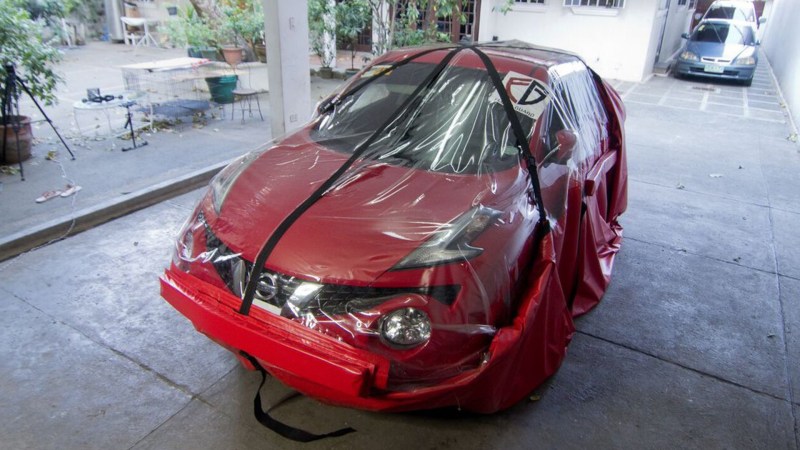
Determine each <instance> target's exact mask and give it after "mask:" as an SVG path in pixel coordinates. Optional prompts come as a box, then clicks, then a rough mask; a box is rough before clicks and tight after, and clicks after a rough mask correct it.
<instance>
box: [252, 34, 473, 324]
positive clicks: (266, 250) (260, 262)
mask: <svg viewBox="0 0 800 450" xmlns="http://www.w3.org/2000/svg"><path fill="white" fill-rule="evenodd" d="M461 50H463V48H461V47H457V48H454V49H452V50H451V51H450V52H449V53H448V54H447V55H445V57H444V58H442V61H441V62H439V64H438V65H437V66H436V68H435V69H434V70H433V71H432V72H431V73H430V74H429V75H428V77H427V78H426V79H425V81H424V82H423V83H421V84H420V85H419V86H418V87H417V88H416V89H415V90H414V92H413V93H412V94H411V95H410V96H409V97H408V99H406V101H405V102H403V104H402V105H401V106H400V108H398V109H397V111H398V112H399V114H397V115H392V117H390V118H389V119H387V120H386V122H384V123H383V125H381V126H380V127H378V128H377V129H376V130H375V132H373V133H372V134H371V135H370V136H369V138H367V140H365V141H364V142H363V143H362V144H361V145H359V146H358V147H356V149H355V150H354V151H353V154H352V155H351V156H350V158H349V159H348V160H347V161H345V163H344V164H342V166H341V167H339V168H338V169H337V170H336V172H334V173H333V175H331V176H330V177H329V178H328V179H327V180H325V182H324V183H322V184H321V185H320V186H319V187H318V188H317V189H316V190H314V192H313V193H312V194H311V195H310V196H309V197H308V198H307V199H305V201H303V203H301V204H300V206H298V207H297V208H295V210H294V211H292V213H291V214H289V215H288V216H287V217H286V218H285V219H283V221H282V222H281V223H280V225H278V227H277V228H276V229H275V231H274V232H273V233H272V234H271V235H270V237H269V239H267V242H265V243H264V246H263V247H261V250H260V251H259V252H258V256H257V257H256V260H255V261H254V262H253V268H252V269H251V271H250V279H249V280H248V281H247V287H246V288H245V291H244V296H243V297H242V305H241V306H240V307H239V314H243V315H245V316H246V315H248V314H249V313H250V307H251V306H252V305H253V299H254V297H255V294H256V287H257V286H258V280H259V278H260V277H261V272H262V271H263V270H264V264H266V263H267V258H269V256H270V255H271V254H272V252H273V250H275V247H276V246H277V245H278V243H279V242H280V240H281V239H282V238H283V236H284V235H285V234H286V232H287V231H289V228H290V227H291V226H292V225H293V224H294V223H295V222H296V221H297V220H298V219H299V218H300V216H302V215H303V214H304V213H305V212H306V211H308V210H309V208H311V207H312V206H313V205H314V203H316V202H317V201H318V200H319V199H320V198H322V196H323V195H325V192H327V191H328V189H330V188H331V187H332V186H333V185H334V184H335V183H336V181H338V180H339V178H341V176H342V175H343V174H344V173H345V172H346V171H347V170H348V169H349V168H350V167H352V166H353V164H355V162H356V161H358V159H359V158H361V156H362V155H363V154H364V152H365V151H366V150H367V148H369V146H370V145H372V143H373V142H375V140H376V139H378V137H379V136H380V135H381V133H383V130H385V129H386V127H388V126H389V125H391V124H392V123H393V122H395V121H400V120H403V119H404V118H405V117H406V115H407V114H408V112H409V106H410V105H412V104H413V102H414V101H415V100H416V99H417V97H418V96H419V95H420V93H421V92H422V91H423V90H425V89H427V88H428V87H429V85H430V84H432V83H433V82H434V80H436V78H437V77H438V76H439V74H440V73H441V72H442V71H443V70H444V68H445V67H447V65H448V64H449V63H450V60H451V59H452V58H453V57H454V56H455V55H456V54H457V53H458V52H460V51H461ZM412 58H413V57H412ZM412 58H409V59H412Z"/></svg>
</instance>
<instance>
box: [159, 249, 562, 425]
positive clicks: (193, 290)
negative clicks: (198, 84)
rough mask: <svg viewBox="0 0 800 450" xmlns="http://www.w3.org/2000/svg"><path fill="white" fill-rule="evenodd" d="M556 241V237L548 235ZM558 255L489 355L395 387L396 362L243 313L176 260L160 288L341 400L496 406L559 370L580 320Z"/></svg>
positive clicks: (214, 333) (386, 405)
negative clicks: (563, 284)
mask: <svg viewBox="0 0 800 450" xmlns="http://www.w3.org/2000/svg"><path fill="white" fill-rule="evenodd" d="M547 244H548V245H547V248H548V249H550V250H552V242H551V241H550V240H549V239H548V240H547ZM553 268H554V263H553V260H552V259H549V258H548V259H547V260H541V261H539V262H538V264H535V266H534V268H533V269H532V273H534V274H536V275H535V276H534V277H532V278H531V279H530V284H529V286H528V287H527V289H526V293H525V294H524V296H523V300H522V303H521V305H520V310H519V315H518V316H517V317H516V319H515V320H514V321H513V323H512V324H511V325H509V326H507V327H503V328H501V329H500V330H499V331H498V333H497V334H496V335H495V336H494V339H493V340H492V342H491V345H490V347H489V350H488V353H487V355H488V357H487V359H486V360H485V361H484V362H483V363H482V364H481V365H480V366H478V367H477V368H474V369H469V370H465V371H463V372H461V373H459V374H457V375H454V376H452V377H449V378H446V379H444V380H441V381H440V382H438V383H437V384H435V385H433V386H430V385H426V386H418V387H408V388H406V389H405V390H391V389H390V388H387V386H389V385H390V381H391V380H390V379H389V377H390V375H389V374H390V366H391V364H392V362H391V361H390V360H389V359H387V358H384V357H382V356H380V355H376V354H374V353H371V352H368V351H365V350H362V349H359V348H356V347H353V346H351V345H349V344H346V343H343V342H340V341H338V340H337V339H334V338H332V337H330V336H327V335H324V334H322V333H320V332H318V331H315V330H311V329H309V328H306V327H305V326H303V325H301V324H299V323H296V322H294V321H291V320H287V319H286V318H283V317H280V316H277V315H273V314H271V313H269V312H267V311H263V310H260V309H258V308H253V309H251V310H250V315H247V316H244V315H241V314H239V313H238V307H239V305H240V304H241V299H239V298H238V297H236V296H234V295H233V294H231V293H230V292H228V291H227V290H225V289H222V288H219V287H216V286H214V285H211V284H209V283H207V282H204V281H202V280H200V279H198V278H196V277H194V276H192V275H190V274H187V273H185V272H182V271H180V270H179V269H177V268H175V267H174V266H173V267H171V268H170V269H167V271H166V273H165V274H164V275H163V276H162V277H161V295H162V296H163V297H164V298H165V299H166V300H167V302H169V303H170V304H171V305H172V306H173V307H174V308H175V309H177V310H178V311H179V312H180V313H182V314H183V315H184V316H186V317H187V318H188V319H189V320H190V321H191V322H192V323H193V324H194V326H195V328H197V330H198V331H200V332H202V333H203V334H205V335H206V336H208V337H209V338H211V339H212V340H214V341H215V342H217V343H219V344H220V345H222V346H223V347H225V348H227V349H229V350H230V351H232V352H233V353H234V354H236V355H238V356H239V358H240V360H242V361H243V363H244V364H245V365H246V366H249V364H248V363H246V362H245V361H244V358H242V357H241V352H245V353H247V354H248V355H250V356H252V357H255V358H256V359H257V360H258V361H259V363H260V364H261V365H262V366H263V367H264V368H265V369H266V370H267V371H268V372H270V374H272V375H273V376H274V377H275V378H277V379H279V380H280V381H282V382H283V383H284V384H286V385H288V386H289V387H292V388H294V389H296V390H298V391H300V392H302V393H303V394H306V395H309V396H311V397H314V398H317V399H319V400H321V401H324V402H327V403H332V404H336V405H343V406H348V407H354V408H361V409H367V410H373V411H393V412H397V411H408V410H419V409H434V408H442V407H448V406H455V405H457V406H459V407H460V408H461V409H463V410H466V411H473V412H480V413H492V412H495V411H498V410H500V409H505V408H508V407H510V406H511V405H513V404H514V403H516V402H517V401H519V400H520V399H521V398H523V397H524V396H525V395H527V393H529V392H530V391H531V389H533V388H534V387H536V386H538V385H539V384H540V383H542V382H543V381H544V380H545V379H546V378H547V377H549V376H550V375H552V374H553V373H555V371H556V370H557V369H558V367H559V366H560V365H561V362H562V361H563V359H564V355H565V351H566V347H567V345H568V343H569V341H570V339H571V337H572V332H573V331H574V327H573V324H572V317H571V314H570V312H569V310H568V309H567V306H566V302H565V299H564V297H563V294H561V290H560V288H559V287H558V286H559V285H558V282H557V280H555V279H552V278H551V275H553V273H554V272H553Z"/></svg>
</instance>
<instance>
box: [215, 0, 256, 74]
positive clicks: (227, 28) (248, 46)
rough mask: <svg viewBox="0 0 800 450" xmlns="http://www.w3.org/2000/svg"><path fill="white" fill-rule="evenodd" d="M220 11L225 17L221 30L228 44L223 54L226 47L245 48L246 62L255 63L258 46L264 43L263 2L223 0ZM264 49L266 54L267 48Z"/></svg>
mask: <svg viewBox="0 0 800 450" xmlns="http://www.w3.org/2000/svg"><path fill="white" fill-rule="evenodd" d="M220 9H221V12H222V17H223V21H222V24H221V27H220V30H221V34H222V36H223V38H224V39H226V41H224V43H226V44H228V45H226V46H223V52H225V48H226V47H227V48H239V49H241V48H244V52H245V53H246V55H247V57H246V60H248V61H253V60H254V59H255V58H254V56H253V55H254V54H255V53H256V44H258V43H263V42H264V10H263V7H262V4H261V1H258V0H223V1H222V4H221V8H220ZM264 49H265V52H266V47H265V48H264ZM231 53H232V52H231ZM240 54H241V52H240ZM233 56H234V57H235V55H233ZM226 61H227V59H226ZM229 64H230V63H229ZM232 65H235V64H232Z"/></svg>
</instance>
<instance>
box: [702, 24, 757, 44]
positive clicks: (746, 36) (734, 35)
mask: <svg viewBox="0 0 800 450" xmlns="http://www.w3.org/2000/svg"><path fill="white" fill-rule="evenodd" d="M692 40H693V41H695V42H713V43H719V44H730V45H753V43H754V38H753V30H752V29H751V28H750V27H747V26H740V25H735V24H730V23H724V22H719V23H715V22H706V23H701V24H700V25H699V26H698V27H697V29H696V30H695V32H694V35H692Z"/></svg>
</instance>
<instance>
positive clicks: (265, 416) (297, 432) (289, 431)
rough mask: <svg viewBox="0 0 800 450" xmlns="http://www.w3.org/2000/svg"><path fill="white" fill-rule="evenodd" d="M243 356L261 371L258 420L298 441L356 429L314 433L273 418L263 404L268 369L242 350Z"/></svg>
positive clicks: (255, 402)
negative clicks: (262, 393) (262, 397)
mask: <svg viewBox="0 0 800 450" xmlns="http://www.w3.org/2000/svg"><path fill="white" fill-rule="evenodd" d="M242 356H244V357H245V358H247V360H248V361H250V364H252V365H253V367H255V368H256V370H258V371H259V372H261V384H259V385H258V390H257V391H256V398H255V399H253V415H255V416H256V420H258V422H259V423H260V424H261V425H264V426H265V427H267V428H269V429H270V430H272V431H274V432H276V433H278V434H280V435H281V436H283V437H285V438H286V439H291V440H293V441H296V442H313V441H318V440H320V439H325V438H329V437H339V436H344V435H345V434H350V433H352V432H354V431H356V430H354V429H353V428H351V427H347V428H342V429H339V430H336V431H331V432H330V433H325V434H314V433H309V432H308V431H305V430H301V429H299V428H295V427H293V426H291V425H287V424H285V423H283V422H281V421H279V420H277V419H275V418H273V417H272V416H270V415H269V413H268V412H267V411H264V408H263V407H262V406H261V388H262V387H264V383H265V382H266V381H267V371H266V370H264V368H263V367H261V364H259V363H258V360H256V359H255V358H253V357H252V356H250V355H248V354H247V353H244V352H242ZM284 400H285V399H284ZM276 406H277V405H276Z"/></svg>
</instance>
